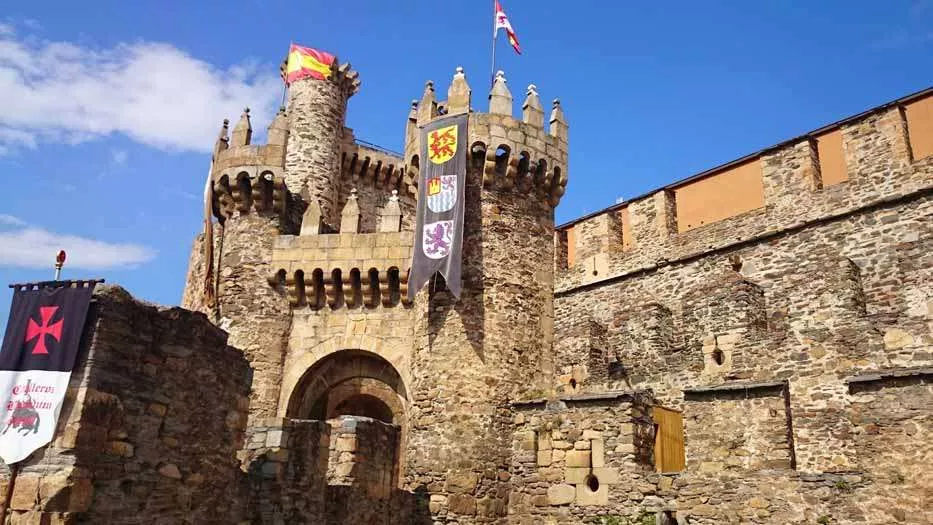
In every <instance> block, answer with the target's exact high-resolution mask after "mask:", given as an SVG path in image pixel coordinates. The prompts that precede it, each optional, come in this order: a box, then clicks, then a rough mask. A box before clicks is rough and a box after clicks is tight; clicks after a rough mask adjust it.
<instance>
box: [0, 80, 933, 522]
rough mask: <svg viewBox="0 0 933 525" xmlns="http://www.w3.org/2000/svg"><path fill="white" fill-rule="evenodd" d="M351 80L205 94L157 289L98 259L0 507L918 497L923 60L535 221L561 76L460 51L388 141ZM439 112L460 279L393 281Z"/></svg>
mask: <svg viewBox="0 0 933 525" xmlns="http://www.w3.org/2000/svg"><path fill="white" fill-rule="evenodd" d="M359 87H360V82H359V78H358V75H357V73H356V72H355V71H353V70H352V69H351V68H350V67H349V65H347V64H341V65H339V66H338V65H335V67H334V71H333V74H332V75H331V77H330V78H329V79H327V80H315V79H305V80H300V81H297V82H295V83H293V84H292V85H291V86H290V89H289V92H288V104H287V106H286V107H285V108H283V109H282V110H281V111H280V112H279V113H278V114H277V115H276V116H275V118H274V119H273V120H272V122H271V124H270V125H269V128H268V130H269V131H268V141H267V143H266V144H262V145H259V144H252V142H251V135H252V129H253V128H252V122H251V120H250V115H249V112H248V111H246V112H244V113H243V115H242V116H241V117H240V119H239V121H238V122H236V124H235V125H234V126H233V129H232V131H230V130H229V129H228V124H227V123H226V122H225V124H224V127H223V128H222V130H221V133H220V137H219V138H218V139H217V142H216V145H215V148H214V153H213V165H212V173H211V181H212V195H213V196H212V202H211V206H212V210H211V211H212V213H213V216H214V219H215V220H214V221H213V222H212V224H211V227H212V230H211V231H210V236H209V237H205V236H204V235H201V236H199V237H198V238H197V239H196V240H195V243H194V247H193V250H192V255H191V260H190V265H189V271H188V277H187V284H186V287H185V292H184V297H183V301H182V308H170V309H165V308H157V307H154V306H151V305H145V304H142V303H139V302H137V301H135V300H133V299H132V298H131V297H129V296H128V294H126V293H125V292H123V291H122V290H121V289H119V288H117V287H105V288H102V289H100V290H98V292H97V294H96V299H95V303H94V304H93V305H92V312H91V314H90V317H89V320H88V325H87V327H86V333H85V339H84V342H83V346H82V354H81V356H80V357H79V362H81V363H82V364H81V366H80V367H79V368H78V369H77V370H76V371H75V373H74V375H73V380H72V390H73V392H71V393H70V395H69V398H68V405H67V406H66V409H65V410H64V411H63V415H62V418H61V421H60V423H59V436H60V437H59V438H58V439H56V441H55V442H53V443H52V444H51V445H50V446H49V447H46V449H43V450H42V451H41V452H39V453H37V454H36V455H34V456H33V457H32V458H30V459H29V460H28V461H26V462H25V463H24V465H25V466H24V469H23V471H22V472H21V473H20V475H19V478H18V479H17V480H16V484H15V487H14V489H13V491H12V501H11V509H12V523H76V522H98V523H104V522H106V523H142V522H155V523H314V524H324V523H334V524H339V523H374V524H376V523H379V524H409V523H410V524H418V525H421V524H434V523H459V524H473V523H490V524H507V523H508V524H529V525H530V524H539V523H540V524H576V523H602V524H648V523H650V524H674V523H678V524H686V523H690V524H719V523H775V524H778V523H780V524H785V523H799V524H803V523H808V524H812V523H820V524H829V523H917V524H919V523H931V522H933V474H931V471H930V469H929V467H928V465H929V463H930V461H931V460H933V354H931V342H933V286H931V280H933V222H931V220H930V218H931V214H933V199H931V194H933V89H930V90H926V91H923V92H920V93H917V94H914V95H911V96H908V97H905V98H902V99H899V100H896V101H893V102H891V103H888V104H885V105H883V106H880V107H877V108H874V109H871V110H869V111H866V112H864V113H862V114H860V115H856V116H853V117H851V118H848V119H845V120H842V121H840V122H837V123H835V124H831V125H829V126H826V127H823V128H820V129H818V130H816V131H814V132H812V133H808V134H806V135H803V136H801V137H797V138H794V139H792V140H789V141H786V142H783V143H780V144H778V145H775V146H773V147H771V148H767V149H765V150H762V151H760V152H757V153H754V154H751V155H748V156H746V157H744V158H742V159H739V160H736V161H734V162H731V163H729V164H726V165H724V166H720V167H718V168H715V169H712V170H710V171H707V172H704V173H700V174H698V175H696V176H694V177H691V178H688V179H685V180H682V181H680V182H676V183H674V184H671V185H669V186H666V187H664V188H661V189H658V190H657V191H655V192H652V193H650V194H648V195H644V196H641V197H638V198H635V199H631V200H628V201H625V202H621V203H619V204H616V205H614V206H612V207H610V208H607V209H605V210H602V211H600V212H597V213H594V214H591V215H588V216H586V217H582V218H579V219H577V220H574V221H572V222H571V223H568V224H565V225H562V226H556V225H555V224H554V208H555V207H556V206H557V205H558V204H559V202H560V199H561V197H562V195H563V194H564V192H565V189H566V187H567V183H568V174H569V164H568V162H569V159H568V140H569V132H568V129H569V126H568V123H567V120H566V118H565V116H564V114H563V110H562V107H561V104H560V102H559V101H557V100H554V102H553V105H552V107H551V109H550V111H549V112H548V113H547V118H546V111H545V108H544V106H543V104H542V102H541V100H540V97H539V94H538V92H537V89H536V88H535V87H534V86H529V88H528V90H527V93H526V94H525V98H524V100H523V102H522V104H521V109H522V111H521V115H520V116H514V115H513V109H512V108H513V103H514V101H513V96H512V94H511V92H510V90H509V88H508V87H507V84H506V80H505V77H504V75H502V74H501V73H500V74H498V75H497V76H496V79H495V82H494V84H493V87H492V89H491V91H490V93H489V106H488V112H485V113H484V112H480V111H478V110H477V109H476V108H474V106H473V103H474V102H475V100H474V98H475V97H474V96H473V94H472V91H471V88H470V86H469V85H468V82H467V79H466V76H465V75H464V73H463V71H462V69H459V68H458V70H457V72H456V73H455V74H454V76H453V80H452V81H451V83H450V85H449V88H448V90H447V96H446V100H438V95H437V93H436V92H435V88H434V85H433V83H431V82H428V83H427V84H426V86H425V89H424V92H423V94H422V96H421V99H420V100H418V101H416V102H413V103H412V106H411V110H410V112H409V116H408V122H407V123H406V127H405V147H404V152H403V153H402V154H401V155H399V154H396V153H392V152H389V151H385V150H382V149H380V148H377V147H374V146H372V145H369V144H366V143H363V142H360V141H357V140H356V139H355V138H354V134H353V131H352V130H350V129H348V128H347V127H346V126H345V115H346V110H347V103H348V100H349V99H350V98H351V97H352V96H353V94H354V93H356V91H357V90H358V89H359ZM464 113H467V114H468V115H469V117H468V118H469V121H468V130H469V137H468V140H467V141H466V142H465V143H464V144H465V146H466V147H469V151H468V159H469V162H468V164H469V166H468V170H467V188H466V212H465V225H464V228H465V230H464V238H463V294H462V296H461V297H460V299H459V300H457V299H455V298H454V297H453V296H452V295H451V294H450V292H448V291H447V288H446V286H445V283H444V282H443V280H442V279H441V280H434V281H433V282H432V283H430V284H429V285H428V286H427V287H426V288H425V289H424V290H421V291H420V292H419V293H418V294H417V295H416V296H415V299H414V300H413V301H409V300H408V269H409V264H410V257H411V253H412V248H413V227H414V217H415V207H416V201H417V195H418V188H417V186H418V171H419V163H420V162H421V160H420V159H419V152H420V146H421V144H420V140H421V139H420V135H419V128H420V127H422V126H424V125H425V124H427V123H429V122H432V121H434V120H435V119H443V118H445V117H448V116H453V115H459V114H464ZM545 120H547V122H545ZM546 124H547V125H546ZM208 238H210V239H212V241H211V242H210V245H209V246H206V245H205V244H206V242H207V240H206V239H208ZM207 257H210V260H208V259H207ZM206 279H207V281H206ZM4 483H6V481H4Z"/></svg>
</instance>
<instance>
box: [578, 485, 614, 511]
mask: <svg viewBox="0 0 933 525" xmlns="http://www.w3.org/2000/svg"><path fill="white" fill-rule="evenodd" d="M576 503H577V505H586V506H590V505H608V504H609V486H608V485H606V484H604V483H600V484H599V488H598V489H596V492H593V491H592V490H590V488H589V487H588V486H587V485H586V483H584V484H582V485H577V491H576Z"/></svg>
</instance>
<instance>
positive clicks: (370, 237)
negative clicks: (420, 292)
mask: <svg viewBox="0 0 933 525" xmlns="http://www.w3.org/2000/svg"><path fill="white" fill-rule="evenodd" d="M412 246H413V236H412V233H411V232H377V233H340V234H330V235H304V236H294V235H281V236H279V237H278V238H277V239H276V240H275V245H274V247H273V250H272V266H273V269H274V271H275V272H276V273H275V274H274V275H271V276H269V278H270V281H271V282H273V283H276V282H283V283H284V285H285V286H286V289H287V291H288V296H289V301H290V302H291V304H292V305H293V306H298V305H303V304H307V305H310V306H312V307H322V306H324V304H325V303H326V304H327V305H329V306H331V307H336V306H338V305H341V306H347V307H351V308H352V307H356V306H359V305H361V304H362V305H365V306H375V305H377V304H379V303H381V304H383V305H384V306H391V305H393V304H398V303H399V302H406V301H407V297H408V266H409V264H410V263H411V250H412Z"/></svg>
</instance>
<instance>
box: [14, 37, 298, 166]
mask: <svg viewBox="0 0 933 525" xmlns="http://www.w3.org/2000/svg"><path fill="white" fill-rule="evenodd" d="M0 93H3V96H2V97H0V155H2V154H3V153H4V151H6V152H9V151H12V150H14V149H18V148H23V147H25V148H35V147H37V144H41V143H42V142H52V141H54V142H65V143H69V144H75V143H78V142H83V141H86V140H91V139H97V138H100V137H103V136H106V135H110V134H113V133H119V134H123V135H126V136H128V137H129V138H131V139H132V140H134V141H136V142H139V143H142V144H146V145H149V146H153V147H157V148H162V149H168V150H184V151H210V150H211V149H212V148H213V143H214V139H215V137H216V135H217V131H218V130H219V129H220V122H221V120H222V119H223V118H225V117H226V118H231V119H236V117H238V116H239V114H240V112H241V111H242V109H243V107H244V106H250V107H251V108H253V111H252V115H253V116H254V123H259V122H264V121H268V119H270V118H271V116H272V115H273V113H274V111H275V108H276V106H277V103H278V99H279V96H280V95H281V81H280V80H279V78H278V70H277V69H276V68H275V67H271V66H270V67H262V68H260V67H259V66H257V65H256V64H254V63H246V64H241V65H236V66H232V67H229V68H225V69H224V68H218V67H215V66H213V65H211V64H209V63H207V62H205V61H203V60H199V59H197V58H194V57H192V56H191V55H189V54H187V53H186V52H184V51H182V50H180V49H178V48H176V47H174V46H172V45H171V44H166V43H159V42H136V43H125V44H119V45H117V46H115V47H113V48H109V49H94V48H89V47H84V46H81V45H77V44H72V43H69V42H54V41H48V40H40V39H37V38H35V37H32V36H24V35H20V34H17V33H16V32H15V31H14V30H13V28H12V27H11V26H9V25H3V26H2V27H0ZM256 127H260V126H256Z"/></svg>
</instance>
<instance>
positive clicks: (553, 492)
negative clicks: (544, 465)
mask: <svg viewBox="0 0 933 525" xmlns="http://www.w3.org/2000/svg"><path fill="white" fill-rule="evenodd" d="M575 494H576V490H575V489H574V488H573V486H571V485H566V484H559V485H551V486H550V487H548V489H547V502H548V504H549V505H566V504H568V503H573V500H574V497H575Z"/></svg>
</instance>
